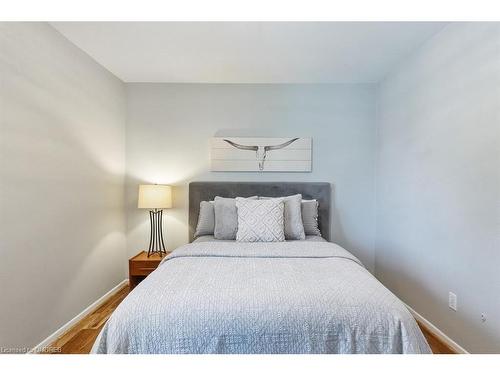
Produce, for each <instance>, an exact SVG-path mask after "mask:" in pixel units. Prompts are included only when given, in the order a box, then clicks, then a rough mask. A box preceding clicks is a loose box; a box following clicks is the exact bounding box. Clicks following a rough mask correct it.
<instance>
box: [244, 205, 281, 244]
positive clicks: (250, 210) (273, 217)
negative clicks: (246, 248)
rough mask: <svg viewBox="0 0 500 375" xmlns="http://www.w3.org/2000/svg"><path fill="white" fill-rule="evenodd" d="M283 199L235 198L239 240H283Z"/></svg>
mask: <svg viewBox="0 0 500 375" xmlns="http://www.w3.org/2000/svg"><path fill="white" fill-rule="evenodd" d="M284 206H285V205H284V203H283V199H265V200H255V199H244V198H236V207H237V209H238V232H237V233H236V241H239V242H281V241H285V226H284V218H283V212H284Z"/></svg>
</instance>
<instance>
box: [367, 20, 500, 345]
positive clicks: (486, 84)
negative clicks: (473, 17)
mask: <svg viewBox="0 0 500 375" xmlns="http://www.w3.org/2000/svg"><path fill="white" fill-rule="evenodd" d="M379 100H380V101H379V126H378V146H379V147H378V162H377V219H376V221H377V239H376V274H377V276H378V277H379V278H380V280H381V281H382V282H383V283H384V284H385V285H387V286H388V287H389V288H390V289H391V290H392V291H394V292H395V293H396V294H397V295H398V296H399V297H400V298H401V299H403V300H404V301H405V302H407V303H408V304H409V305H411V306H412V307H413V308H414V309H415V310H417V311H418V312H419V313H420V314H422V315H423V316H424V317H426V318H427V319H429V320H430V321H431V322H433V323H434V324H435V325H436V326H438V327H439V328H440V329H441V330H443V331H444V332H445V333H446V334H448V335H449V336H450V337H451V338H452V339H454V340H455V341H457V342H458V343H459V344H461V345H463V346H464V347H465V349H467V350H469V351H471V352H497V353H498V352H500V276H499V274H500V235H499V233H500V26H499V24H498V23H496V24H494V23H492V24H487V23H478V24H452V25H449V26H447V27H446V28H445V29H444V30H443V31H442V32H440V33H439V34H437V35H436V36H435V37H434V38H433V39H431V40H430V41H429V42H427V43H426V44H425V45H424V46H423V47H422V48H421V49H420V50H419V51H418V52H417V53H416V54H415V55H414V56H413V57H412V58H411V59H409V60H408V61H406V62H405V63H404V64H403V65H402V66H401V67H400V68H399V69H397V70H396V71H395V72H393V73H392V74H391V75H390V76H389V77H387V78H386V79H385V80H384V82H382V84H381V85H380V98H379ZM449 291H453V292H455V293H456V294H457V295H458V311H457V312H454V311H452V310H450V309H449V308H448V292H449ZM481 312H486V313H487V317H488V320H487V322H486V323H481V318H480V314H481Z"/></svg>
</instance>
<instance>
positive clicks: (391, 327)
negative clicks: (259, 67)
mask: <svg viewBox="0 0 500 375" xmlns="http://www.w3.org/2000/svg"><path fill="white" fill-rule="evenodd" d="M330 190H331V189H330V185H329V184H327V183H235V182H195V183H191V184H190V187H189V236H190V240H191V241H193V242H191V243H190V244H187V245H184V246H181V247H180V248H178V249H176V250H175V251H174V252H172V253H171V254H170V255H169V256H168V257H166V258H165V259H164V260H163V261H162V263H161V264H160V266H159V267H158V268H157V269H156V270H155V271H154V272H153V273H151V274H150V275H149V276H148V277H147V278H146V279H145V280H144V281H143V282H142V283H141V284H139V285H138V286H137V287H136V288H135V289H134V290H132V291H131V293H130V294H129V295H128V296H127V297H126V298H125V300H124V301H123V302H122V303H121V304H120V305H119V306H118V307H117V309H116V310H115V311H114V313H113V314H112V315H111V317H110V319H109V320H108V322H107V323H106V324H105V326H104V327H103V329H102V331H101V332H100V334H99V336H98V338H97V340H96V342H95V343H94V346H93V348H92V352H93V353H138V354H140V353H150V354H152V353H172V354H181V353H186V354H194V353H196V354H198V353H199V354H202V353H231V354H238V353H276V354H277V353H280V354H282V353H289V354H290V353H297V354H298V353H410V354H417V353H431V351H430V348H429V345H428V344H427V342H426V340H425V338H424V336H423V334H422V332H421V331H420V329H419V327H418V325H417V324H416V322H415V320H414V318H413V317H412V315H411V314H410V313H409V311H408V310H407V309H406V307H405V305H404V304H403V303H402V302H401V301H400V300H399V299H398V298H397V297H396V296H395V295H394V294H392V293H391V292H390V291H389V290H388V289H387V288H385V287H384V286H383V285H382V284H381V283H380V282H379V281H378V280H377V279H376V278H375V277H373V276H372V275H371V274H370V273H369V272H368V271H367V270H366V269H365V268H364V266H363V265H362V264H361V262H360V261H359V260H358V259H357V258H356V257H355V256H353V255H352V254H351V253H349V252H348V251H347V250H345V249H343V248H342V247H340V246H338V245H336V244H334V243H331V242H329V241H328V240H329V235H330V194H331V193H330ZM294 193H300V194H302V196H303V197H304V198H305V199H317V200H318V202H319V208H320V209H319V217H318V223H319V226H320V228H321V233H322V236H321V237H318V236H308V237H306V239H305V240H297V241H286V242H273V243H267V242H261V243H245V242H236V241H219V240H216V239H214V238H213V237H212V236H201V237H199V238H197V239H194V228H195V227H196V221H197V218H198V213H199V212H198V210H199V206H200V202H201V201H204V200H210V199H213V198H214V197H215V196H216V195H220V196H225V197H236V196H250V195H258V196H267V197H279V196H286V195H289V194H294Z"/></svg>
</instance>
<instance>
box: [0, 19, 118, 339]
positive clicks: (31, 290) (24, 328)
mask: <svg viewBox="0 0 500 375" xmlns="http://www.w3.org/2000/svg"><path fill="white" fill-rule="evenodd" d="M0 80H1V81H0V212H1V216H0V301H1V302H0V304H1V308H0V322H2V323H1V324H0V347H9V348H10V347H31V346H33V345H35V344H38V343H39V342H40V341H41V340H43V339H44V338H45V337H47V336H48V335H49V334H51V333H53V332H54V331H55V330H56V329H58V328H59V327H61V326H62V325H63V324H65V323H66V322H67V321H69V320H70V319H72V318H73V317H74V316H75V315H77V314H78V313H80V312H81V311H82V310H83V309H84V308H85V307H87V306H88V305H89V304H91V303H92V302H94V301H95V300H96V299H97V298H99V297H100V296H102V295H103V294H104V293H105V292H107V291H108V290H110V289H111V288H112V287H114V286H115V285H117V283H119V282H120V281H121V280H123V279H124V278H125V277H126V273H125V269H126V261H125V259H126V258H125V236H124V226H125V223H124V221H125V220H124V210H123V174H124V146H125V142H124V137H125V113H126V110H125V105H126V102H125V90H124V87H123V84H122V83H121V82H120V81H119V80H118V79H116V78H115V77H114V76H112V75H111V74H110V73H109V72H107V71H106V70H105V69H103V68H102V67H101V66H99V65H98V64H96V63H95V62H94V61H93V60H91V59H90V58H89V57H88V56H87V55H85V54H84V53H83V52H81V51H80V50H79V49H77V48H76V47H75V46H74V45H73V44H71V43H69V42H68V41H67V40H66V39H65V38H63V37H62V36H61V35H60V34H59V33H57V32H56V31H55V30H54V29H52V28H51V27H50V26H48V25H47V24H38V23H30V24H28V23H24V24H22V23H21V24H20V23H0Z"/></svg>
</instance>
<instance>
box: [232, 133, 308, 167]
mask: <svg viewBox="0 0 500 375" xmlns="http://www.w3.org/2000/svg"><path fill="white" fill-rule="evenodd" d="M297 139H299V138H293V139H290V140H289V141H287V142H284V143H281V144H279V145H269V146H247V145H240V144H238V143H235V142H232V141H230V140H229V139H224V141H225V142H227V143H229V144H230V145H231V146H233V147H235V148H237V149H240V150H247V151H255V156H256V158H257V160H258V162H259V170H260V171H263V170H264V163H265V161H266V156H267V152H268V151H273V150H279V149H282V148H285V147H287V146H288V145H291V144H292V143H293V142H295V141H296V140H297Z"/></svg>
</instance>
